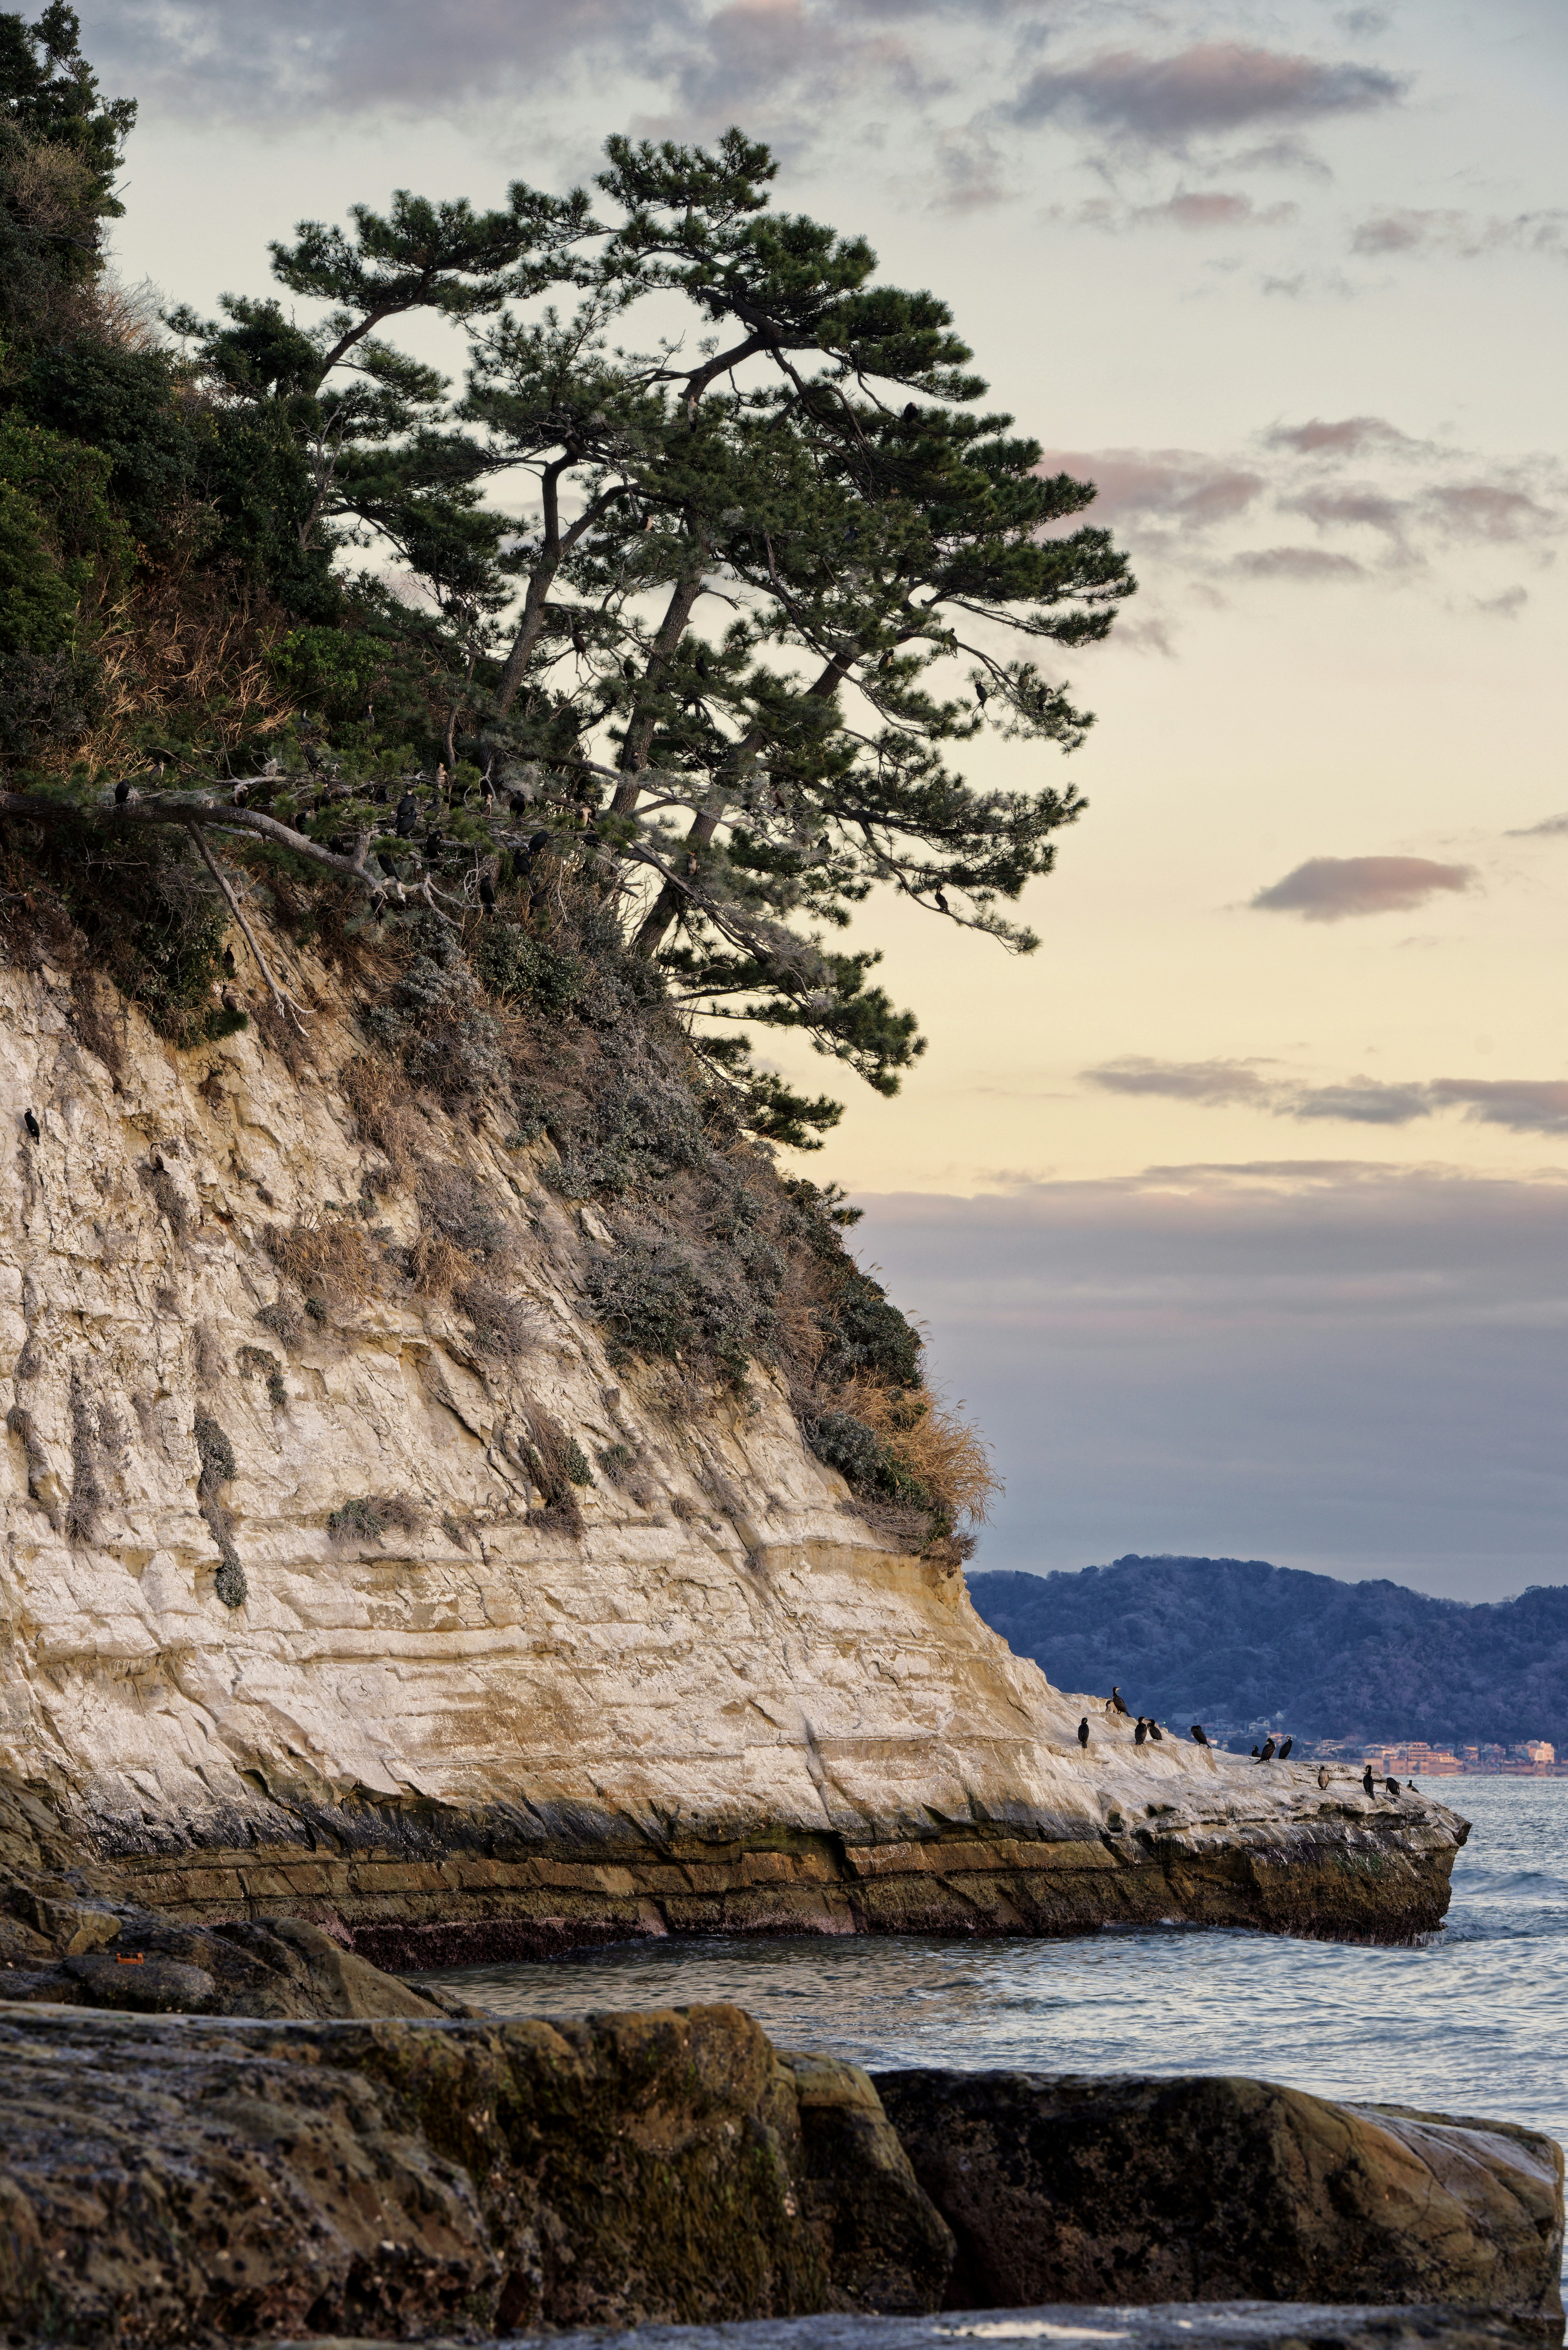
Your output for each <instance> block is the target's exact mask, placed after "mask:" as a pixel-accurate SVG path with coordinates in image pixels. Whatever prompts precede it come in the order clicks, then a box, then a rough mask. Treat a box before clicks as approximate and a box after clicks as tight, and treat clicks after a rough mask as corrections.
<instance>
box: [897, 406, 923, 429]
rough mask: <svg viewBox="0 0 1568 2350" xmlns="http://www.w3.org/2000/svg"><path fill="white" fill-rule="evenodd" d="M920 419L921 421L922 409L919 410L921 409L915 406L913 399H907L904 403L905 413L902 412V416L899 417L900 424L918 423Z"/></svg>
mask: <svg viewBox="0 0 1568 2350" xmlns="http://www.w3.org/2000/svg"><path fill="white" fill-rule="evenodd" d="M898 421H899V423H900V424H918V423H919V421H920V411H919V409H918V408H917V407H916V406H915V403H914V401H913V400H906V401H905V403H904V413H903V414H902V416H900V418H899V419H898Z"/></svg>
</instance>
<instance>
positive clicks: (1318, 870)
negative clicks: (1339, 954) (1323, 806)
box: [1250, 857, 1476, 922]
mask: <svg viewBox="0 0 1568 2350" xmlns="http://www.w3.org/2000/svg"><path fill="white" fill-rule="evenodd" d="M1475 883H1476V872H1475V868H1474V866H1473V865H1438V864H1435V863H1434V862H1433V860H1432V859H1431V858H1429V857H1309V858H1307V860H1306V862H1305V864H1304V865H1298V866H1296V867H1295V868H1293V871H1291V872H1289V873H1287V874H1286V875H1285V876H1284V879H1282V880H1280V881H1276V882H1274V883H1272V886H1271V887H1270V888H1269V889H1260V890H1259V892H1258V894H1257V896H1256V897H1255V898H1253V899H1251V901H1250V902H1251V905H1253V906H1254V907H1256V908H1257V910H1259V911H1260V912H1262V913H1268V914H1300V915H1301V917H1302V918H1303V920H1304V921H1308V922H1342V921H1345V920H1347V919H1348V918H1349V917H1350V916H1352V915H1356V914H1399V913H1408V912H1409V911H1410V910H1411V909H1412V908H1413V907H1416V906H1422V905H1425V904H1426V902H1427V900H1428V898H1435V897H1440V896H1442V895H1443V894H1444V892H1445V891H1453V890H1465V889H1473V888H1474V887H1475Z"/></svg>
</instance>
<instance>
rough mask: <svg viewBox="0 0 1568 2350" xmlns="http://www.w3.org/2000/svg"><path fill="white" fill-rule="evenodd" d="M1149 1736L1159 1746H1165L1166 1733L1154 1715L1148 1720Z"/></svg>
mask: <svg viewBox="0 0 1568 2350" xmlns="http://www.w3.org/2000/svg"><path fill="white" fill-rule="evenodd" d="M1148 1734H1149V1736H1150V1737H1151V1738H1152V1739H1153V1741H1154V1742H1155V1744H1156V1745H1157V1746H1163V1745H1164V1744H1165V1736H1164V1733H1163V1731H1161V1729H1160V1726H1159V1724H1158V1721H1156V1720H1155V1718H1154V1716H1153V1714H1152V1713H1151V1714H1150V1715H1149V1718H1148Z"/></svg>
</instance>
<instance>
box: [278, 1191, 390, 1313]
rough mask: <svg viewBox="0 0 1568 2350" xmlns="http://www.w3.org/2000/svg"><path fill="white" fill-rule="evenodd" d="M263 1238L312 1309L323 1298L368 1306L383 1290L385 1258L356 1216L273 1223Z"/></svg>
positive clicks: (307, 1307) (308, 1306)
mask: <svg viewBox="0 0 1568 2350" xmlns="http://www.w3.org/2000/svg"><path fill="white" fill-rule="evenodd" d="M262 1241H263V1245H264V1246H265V1250H266V1253H267V1254H268V1255H269V1256H270V1257H271V1259H272V1261H273V1263H275V1265H276V1267H277V1269H278V1271H279V1272H280V1273H282V1274H286V1276H287V1278H288V1279H289V1280H290V1281H292V1282H293V1283H294V1284H295V1286H296V1288H297V1289H298V1290H300V1291H301V1292H302V1293H303V1295H304V1296H305V1300H306V1311H307V1312H308V1311H309V1310H310V1306H311V1305H312V1304H313V1303H315V1302H319V1301H320V1300H322V1299H326V1300H327V1301H328V1302H329V1303H331V1304H333V1305H362V1304H363V1303H364V1301H365V1300H366V1299H367V1298H369V1297H374V1296H375V1295H377V1294H378V1292H379V1289H380V1286H381V1265H380V1260H379V1258H378V1256H377V1254H376V1252H375V1250H374V1249H373V1248H372V1247H371V1246H370V1243H369V1241H368V1240H367V1239H366V1238H365V1234H364V1232H363V1229H362V1228H361V1226H360V1225H359V1223H358V1222H357V1221H356V1219H355V1218H354V1217H352V1216H333V1215H326V1214H321V1215H316V1216H309V1217H306V1218H305V1219H304V1220H303V1221H302V1222H298V1223H295V1224H269V1225H268V1226H267V1228H266V1230H265V1232H264V1233H263V1235H262ZM279 1335H280V1336H281V1335H282V1334H281V1333H280V1334H279Z"/></svg>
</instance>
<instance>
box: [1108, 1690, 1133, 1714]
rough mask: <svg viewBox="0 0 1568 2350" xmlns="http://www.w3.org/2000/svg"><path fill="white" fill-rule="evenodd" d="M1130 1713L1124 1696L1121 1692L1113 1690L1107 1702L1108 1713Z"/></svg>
mask: <svg viewBox="0 0 1568 2350" xmlns="http://www.w3.org/2000/svg"><path fill="white" fill-rule="evenodd" d="M1128 1711H1130V1708H1129V1707H1128V1705H1127V1700H1126V1698H1125V1697H1124V1696H1123V1695H1122V1693H1121V1690H1119V1689H1116V1688H1113V1689H1112V1690H1111V1693H1110V1695H1109V1697H1108V1698H1107V1699H1106V1712H1107V1713H1127V1712H1128Z"/></svg>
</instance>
